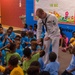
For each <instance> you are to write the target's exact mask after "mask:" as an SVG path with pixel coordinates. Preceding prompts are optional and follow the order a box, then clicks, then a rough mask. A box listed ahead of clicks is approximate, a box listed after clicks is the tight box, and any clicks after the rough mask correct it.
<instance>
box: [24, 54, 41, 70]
mask: <svg viewBox="0 0 75 75" xmlns="http://www.w3.org/2000/svg"><path fill="white" fill-rule="evenodd" d="M39 57H40V53H37V54H35V55H33V56H32V57H31V59H30V60H28V61H26V60H24V62H23V70H24V71H26V70H27V69H28V68H29V66H30V64H31V63H32V62H33V61H38V59H39Z"/></svg>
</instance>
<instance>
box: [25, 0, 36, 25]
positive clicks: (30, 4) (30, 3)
mask: <svg viewBox="0 0 75 75" xmlns="http://www.w3.org/2000/svg"><path fill="white" fill-rule="evenodd" d="M32 13H34V0H26V23H27V24H28V25H34V24H35V23H37V22H36V21H34V17H33V16H31V14H32Z"/></svg>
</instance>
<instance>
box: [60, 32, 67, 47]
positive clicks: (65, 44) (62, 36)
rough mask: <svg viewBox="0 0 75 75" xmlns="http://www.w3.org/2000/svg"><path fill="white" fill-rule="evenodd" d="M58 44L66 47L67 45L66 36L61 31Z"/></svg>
mask: <svg viewBox="0 0 75 75" xmlns="http://www.w3.org/2000/svg"><path fill="white" fill-rule="evenodd" d="M60 46H61V47H67V46H68V37H66V35H65V34H64V33H62V35H61V37H60Z"/></svg>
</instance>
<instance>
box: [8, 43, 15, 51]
mask: <svg viewBox="0 0 75 75" xmlns="http://www.w3.org/2000/svg"><path fill="white" fill-rule="evenodd" d="M9 49H10V51H14V50H15V49H16V44H15V43H14V42H13V43H10V46H9Z"/></svg>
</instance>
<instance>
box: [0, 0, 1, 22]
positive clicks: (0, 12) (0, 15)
mask: <svg viewBox="0 0 75 75" xmlns="http://www.w3.org/2000/svg"><path fill="white" fill-rule="evenodd" d="M0 23H1V0H0Z"/></svg>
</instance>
